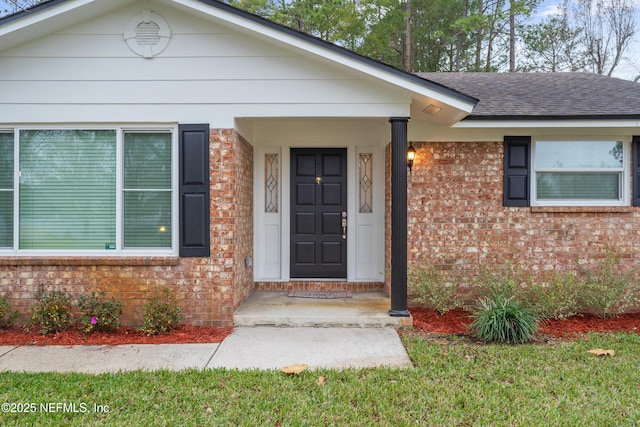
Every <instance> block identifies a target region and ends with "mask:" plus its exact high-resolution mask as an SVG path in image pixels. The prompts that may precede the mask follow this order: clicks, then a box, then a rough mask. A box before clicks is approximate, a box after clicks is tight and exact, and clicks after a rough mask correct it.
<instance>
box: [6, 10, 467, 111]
mask: <svg viewBox="0 0 640 427" xmlns="http://www.w3.org/2000/svg"><path fill="white" fill-rule="evenodd" d="M134 2H135V0H109V1H100V0H49V1H46V2H43V3H41V4H39V5H37V6H35V7H33V8H32V9H30V10H28V11H23V12H19V13H17V14H14V15H11V16H8V17H5V18H2V19H0V51H3V50H6V49H8V48H11V47H14V46H16V45H19V44H23V43H25V42H28V41H30V40H34V39H36V38H39V37H43V36H44V35H46V34H48V33H51V32H54V31H58V30H60V29H63V28H65V27H68V26H71V25H73V24H75V23H78V22H82V21H83V20H87V19H90V18H92V17H95V16H100V15H102V14H105V13H108V12H110V11H113V10H115V9H117V8H120V7H123V6H125V5H127V4H129V3H134ZM158 2H159V3H163V4H170V5H172V6H173V7H175V8H178V9H181V10H183V11H185V12H189V13H192V14H193V13H196V14H198V16H199V17H201V18H206V19H211V20H214V21H217V22H221V23H224V24H225V25H232V26H234V27H235V28H236V29H237V30H239V31H244V32H248V33H251V34H252V35H254V36H259V37H266V38H268V39H271V40H274V41H277V42H278V43H283V44H285V45H288V46H290V47H292V48H294V49H297V50H298V51H299V52H302V53H304V54H307V55H312V56H314V57H315V58H321V59H322V60H324V61H329V62H331V63H333V64H337V65H339V66H341V67H345V68H346V69H347V70H350V71H355V72H357V73H362V74H365V75H366V76H368V77H370V78H373V79H377V80H379V81H381V82H384V83H385V84H390V85H392V86H394V87H396V88H397V89H398V90H400V91H403V92H406V93H407V94H409V95H410V97H411V98H412V99H413V101H412V102H413V103H414V104H416V105H425V106H426V105H429V104H431V103H436V104H438V105H441V106H442V107H443V108H444V109H445V112H446V114H443V116H446V117H447V118H448V119H447V120H448V121H449V122H454V121H457V120H459V119H461V118H462V117H464V116H465V115H466V114H468V113H469V112H470V111H471V110H472V108H473V105H475V103H476V100H475V99H474V98H472V97H470V96H468V95H466V94H464V93H461V92H458V91H455V90H451V89H449V88H447V87H444V86H442V85H440V84H437V83H434V82H431V81H429V80H426V79H424V78H422V77H420V76H417V75H414V74H411V73H406V72H404V71H401V70H398V69H395V68H393V67H391V66H388V65H386V64H383V63H380V62H377V61H375V60H373V59H371V58H368V57H365V56H362V55H359V54H357V53H355V52H352V51H349V50H347V49H344V48H342V47H340V46H337V45H334V44H332V43H328V42H326V41H324V40H321V39H319V38H316V37H313V36H310V35H307V34H305V33H301V32H298V31H295V30H293V29H291V28H288V27H285V26H282V25H279V24H276V23H273V22H271V21H268V20H266V19H263V18H261V17H259V16H256V15H252V14H250V13H247V12H244V11H241V10H239V9H236V8H234V7H231V6H229V5H227V4H225V3H222V2H220V1H216V0H158Z"/></svg>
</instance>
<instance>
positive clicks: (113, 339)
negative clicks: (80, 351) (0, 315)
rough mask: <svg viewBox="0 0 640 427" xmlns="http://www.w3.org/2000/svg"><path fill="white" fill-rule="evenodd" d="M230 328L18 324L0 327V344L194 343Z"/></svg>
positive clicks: (217, 339) (217, 338)
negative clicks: (54, 328) (87, 328)
mask: <svg viewBox="0 0 640 427" xmlns="http://www.w3.org/2000/svg"><path fill="white" fill-rule="evenodd" d="M231 331H232V329H231V328H215V327H204V326H189V325H181V326H180V327H178V328H176V329H174V330H172V331H169V332H168V333H164V334H157V335H147V334H144V333H142V332H139V331H137V330H136V329H132V328H120V329H118V330H117V331H114V332H94V333H91V334H86V335H85V334H84V333H83V332H81V331H79V330H77V329H75V328H71V329H69V330H67V331H64V332H59V333H57V334H48V335H42V334H40V333H38V332H35V331H30V332H27V331H25V330H24V329H22V328H20V327H13V328H11V329H7V330H2V331H0V345H65V346H71V345H120V344H197V343H219V342H222V340H223V339H225V338H226V337H227V335H229V334H230V333H231Z"/></svg>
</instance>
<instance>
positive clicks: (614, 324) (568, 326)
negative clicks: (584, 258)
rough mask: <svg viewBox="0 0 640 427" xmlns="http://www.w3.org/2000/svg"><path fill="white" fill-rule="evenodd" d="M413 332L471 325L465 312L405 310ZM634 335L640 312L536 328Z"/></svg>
mask: <svg viewBox="0 0 640 427" xmlns="http://www.w3.org/2000/svg"><path fill="white" fill-rule="evenodd" d="M409 311H410V312H411V315H412V316H413V326H414V328H415V329H417V330H420V331H423V332H429V333H437V334H447V335H455V334H465V333H467V326H468V325H469V323H471V319H470V317H469V316H470V314H469V312H467V311H465V310H463V309H455V310H451V311H448V312H447V313H445V314H444V315H442V316H441V315H439V314H437V313H436V312H434V311H432V310H429V309H426V308H422V307H411V308H409ZM616 331H619V332H636V333H640V313H630V314H622V315H620V316H619V317H616V318H613V319H600V318H598V317H596V316H594V315H591V314H579V315H576V316H572V317H570V318H568V319H565V320H547V321H546V322H544V323H542V324H541V325H540V331H539V333H540V334H541V335H546V336H551V337H558V338H560V337H570V336H572V335H576V334H579V333H586V332H616Z"/></svg>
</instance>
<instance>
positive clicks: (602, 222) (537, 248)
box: [408, 141, 640, 277]
mask: <svg viewBox="0 0 640 427" xmlns="http://www.w3.org/2000/svg"><path fill="white" fill-rule="evenodd" d="M412 143H413V146H414V147H415V148H416V151H417V153H416V161H415V163H414V166H413V174H412V175H411V176H410V177H409V179H408V191H409V195H408V201H409V206H408V257H409V260H408V261H409V266H410V267H411V266H412V265H416V264H418V263H430V264H435V265H438V266H441V267H443V268H451V267H452V266H455V267H456V269H458V270H462V271H467V272H468V275H469V277H471V276H473V275H475V274H476V272H477V269H478V266H480V265H482V266H485V267H488V268H491V267H492V266H494V267H495V266H497V265H504V264H505V262H506V260H509V259H514V258H517V260H518V262H519V264H520V265H522V266H523V267H524V268H526V269H527V270H530V271H533V272H536V271H543V270H550V269H567V268H575V266H576V262H577V261H578V260H580V261H582V262H595V261H597V259H598V258H601V257H602V256H603V254H604V250H605V247H606V246H607V245H609V246H611V247H613V248H615V249H617V250H618V251H620V252H621V253H622V255H623V257H624V262H626V263H628V264H629V265H637V264H638V262H639V261H640V244H638V243H639V242H640V209H638V208H632V207H622V208H535V207H526V208H513V207H503V206H502V185H503V178H502V171H503V143H502V142H501V141H498V142H464V143H462V142H424V143H419V142H415V141H414V142H412Z"/></svg>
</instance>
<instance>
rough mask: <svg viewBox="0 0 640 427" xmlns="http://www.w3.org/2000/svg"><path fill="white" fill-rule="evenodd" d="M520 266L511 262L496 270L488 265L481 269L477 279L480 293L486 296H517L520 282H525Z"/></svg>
mask: <svg viewBox="0 0 640 427" xmlns="http://www.w3.org/2000/svg"><path fill="white" fill-rule="evenodd" d="M523 281H524V280H523V278H522V275H521V274H520V268H519V267H518V265H517V264H516V265H515V266H514V265H513V264H512V263H511V262H510V261H507V263H506V264H505V265H504V266H502V267H500V268H498V269H495V270H490V269H488V268H486V267H482V268H481V269H480V277H479V278H478V279H477V285H478V287H479V291H480V295H482V296H484V297H486V298H495V297H497V296H504V297H507V298H511V297H515V296H516V295H517V294H518V289H519V287H520V284H521V283H522V282H523Z"/></svg>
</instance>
